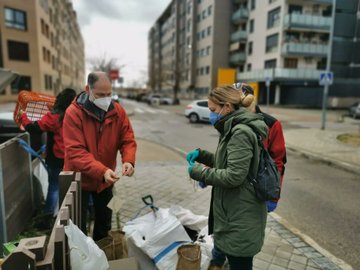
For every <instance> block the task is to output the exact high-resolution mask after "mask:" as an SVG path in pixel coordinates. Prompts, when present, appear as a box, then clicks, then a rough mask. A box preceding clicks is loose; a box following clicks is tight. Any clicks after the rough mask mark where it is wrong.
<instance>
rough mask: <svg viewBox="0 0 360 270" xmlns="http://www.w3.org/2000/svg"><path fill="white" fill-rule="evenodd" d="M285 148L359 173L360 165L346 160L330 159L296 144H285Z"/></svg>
mask: <svg viewBox="0 0 360 270" xmlns="http://www.w3.org/2000/svg"><path fill="white" fill-rule="evenodd" d="M286 149H287V150H291V151H293V152H296V153H299V154H301V155H303V156H304V157H306V158H309V159H313V160H317V161H320V162H322V163H325V164H328V165H332V166H335V167H337V168H339V169H343V170H345V171H348V172H351V173H355V174H360V166H355V165H353V164H350V163H347V162H344V161H338V160H334V159H331V158H327V157H324V156H321V155H319V154H315V153H312V152H309V151H306V150H304V149H300V148H298V147H296V146H293V145H286Z"/></svg>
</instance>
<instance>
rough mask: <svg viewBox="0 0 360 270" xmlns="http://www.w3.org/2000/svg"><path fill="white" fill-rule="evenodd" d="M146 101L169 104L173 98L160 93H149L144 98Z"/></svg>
mask: <svg viewBox="0 0 360 270" xmlns="http://www.w3.org/2000/svg"><path fill="white" fill-rule="evenodd" d="M146 102H147V103H148V104H149V105H150V104H156V103H157V104H162V105H170V104H173V100H172V98H170V97H167V96H163V95H160V94H149V95H148V96H147V98H146Z"/></svg>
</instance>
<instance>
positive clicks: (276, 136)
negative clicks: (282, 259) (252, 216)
mask: <svg viewBox="0 0 360 270" xmlns="http://www.w3.org/2000/svg"><path fill="white" fill-rule="evenodd" d="M234 87H235V88H236V89H239V90H241V91H242V92H243V93H244V94H245V95H248V94H251V95H254V90H253V89H252V87H251V86H250V85H248V84H245V83H235V84H234ZM251 110H252V111H253V112H255V113H259V114H261V115H262V116H263V117H264V122H265V124H266V125H267V126H268V128H269V131H268V136H267V138H266V139H265V140H264V141H263V142H264V146H265V147H266V148H267V150H268V152H269V154H270V156H271V157H272V159H273V160H274V162H275V164H276V167H277V168H278V170H279V172H280V177H281V178H280V181H281V186H282V183H283V179H284V172H285V163H286V148H285V140H284V134H283V129H282V126H281V123H280V121H279V120H277V119H276V118H275V117H273V116H271V115H269V114H267V113H264V112H262V111H261V110H260V107H259V106H258V105H255V106H254V107H253V108H251ZM266 204H267V207H268V212H272V211H274V210H275V208H276V206H277V202H273V201H268V202H267V203H266Z"/></svg>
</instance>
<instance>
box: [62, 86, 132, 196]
mask: <svg viewBox="0 0 360 270" xmlns="http://www.w3.org/2000/svg"><path fill="white" fill-rule="evenodd" d="M63 129H64V143H65V164H64V170H70V171H77V172H81V173H82V178H81V180H82V189H84V190H87V191H96V192H101V191H102V190H104V189H105V188H107V187H110V186H111V184H109V183H105V182H104V179H103V176H104V173H105V171H106V170H107V169H109V168H110V169H112V170H114V171H115V167H116V157H117V153H118V150H120V154H121V159H122V162H123V163H124V162H129V163H131V164H133V165H135V152H136V142H135V138H134V132H133V129H132V127H131V124H130V121H129V119H128V117H127V115H126V112H125V110H124V109H123V108H122V107H121V106H120V105H119V104H118V103H115V102H112V104H111V105H110V107H109V110H108V111H107V112H106V113H105V112H104V111H101V110H100V109H98V108H96V107H95V105H94V104H93V103H91V102H90V101H89V100H88V95H87V94H86V93H85V92H83V93H81V94H80V95H79V96H78V97H77V98H76V99H75V100H74V101H73V103H72V104H71V105H70V106H69V107H68V109H67V110H66V114H65V117H64V125H63Z"/></svg>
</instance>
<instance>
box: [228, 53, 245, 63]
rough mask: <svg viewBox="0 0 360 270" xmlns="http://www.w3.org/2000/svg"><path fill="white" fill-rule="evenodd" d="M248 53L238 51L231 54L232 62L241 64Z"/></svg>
mask: <svg viewBox="0 0 360 270" xmlns="http://www.w3.org/2000/svg"><path fill="white" fill-rule="evenodd" d="M245 59H246V55H245V53H244V52H238V53H234V54H232V55H230V64H232V65H239V64H243V63H244V62H245Z"/></svg>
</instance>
